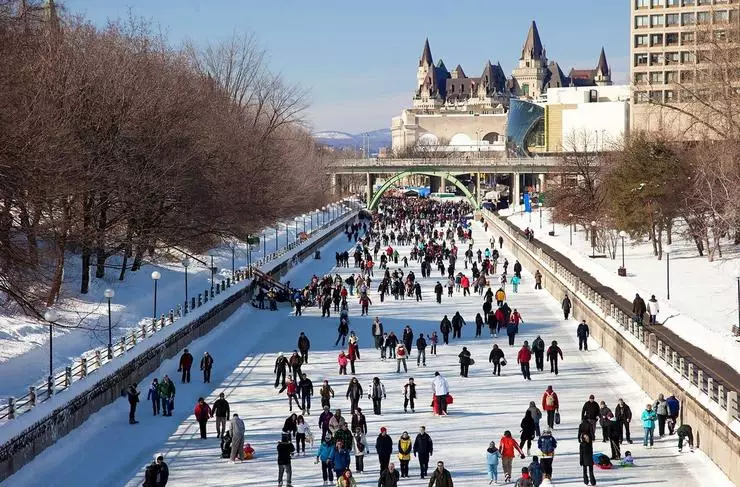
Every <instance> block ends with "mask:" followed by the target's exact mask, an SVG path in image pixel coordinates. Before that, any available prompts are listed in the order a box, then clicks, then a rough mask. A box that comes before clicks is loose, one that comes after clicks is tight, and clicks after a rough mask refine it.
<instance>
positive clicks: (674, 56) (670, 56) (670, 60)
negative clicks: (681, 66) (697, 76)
mask: <svg viewBox="0 0 740 487" xmlns="http://www.w3.org/2000/svg"><path fill="white" fill-rule="evenodd" d="M665 63H666V64H678V53H677V52H667V53H665Z"/></svg>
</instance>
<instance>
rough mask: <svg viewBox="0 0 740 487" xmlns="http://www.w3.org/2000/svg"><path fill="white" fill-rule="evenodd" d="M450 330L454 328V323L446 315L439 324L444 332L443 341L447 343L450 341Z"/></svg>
mask: <svg viewBox="0 0 740 487" xmlns="http://www.w3.org/2000/svg"><path fill="white" fill-rule="evenodd" d="M450 330H452V323H450V319H449V318H448V317H447V315H445V317H444V318H442V322H441V323H440V324H439V331H440V332H442V341H444V344H445V345H447V344H448V343H450Z"/></svg>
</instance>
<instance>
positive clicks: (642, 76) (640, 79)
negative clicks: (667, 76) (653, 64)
mask: <svg viewBox="0 0 740 487" xmlns="http://www.w3.org/2000/svg"><path fill="white" fill-rule="evenodd" d="M645 81H647V73H635V84H636V85H639V84H642V83H644V82H645Z"/></svg>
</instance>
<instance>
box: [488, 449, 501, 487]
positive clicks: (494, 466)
mask: <svg viewBox="0 0 740 487" xmlns="http://www.w3.org/2000/svg"><path fill="white" fill-rule="evenodd" d="M499 460H501V452H500V451H498V448H496V442H495V441H492V442H491V443H490V444H489V445H488V449H487V450H486V463H487V464H488V481H489V482H488V483H489V484H490V483H491V482H496V483H497V484H498V463H499Z"/></svg>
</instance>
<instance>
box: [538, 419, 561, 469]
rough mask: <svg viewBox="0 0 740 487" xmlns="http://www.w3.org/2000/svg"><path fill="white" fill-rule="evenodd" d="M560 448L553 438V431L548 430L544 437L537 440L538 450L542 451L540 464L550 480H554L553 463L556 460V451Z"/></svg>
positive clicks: (544, 432) (545, 431) (543, 433)
mask: <svg viewBox="0 0 740 487" xmlns="http://www.w3.org/2000/svg"><path fill="white" fill-rule="evenodd" d="M557 447H558V442H557V440H556V439H555V437H553V436H552V431H550V429H546V430H544V431H543V432H542V436H540V438H539V439H538V440H537V448H539V449H540V455H541V457H542V458H541V459H540V464H541V465H542V471H543V472H544V474H545V475H547V476H548V478H552V462H553V460H554V459H555V449H556V448H557Z"/></svg>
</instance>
